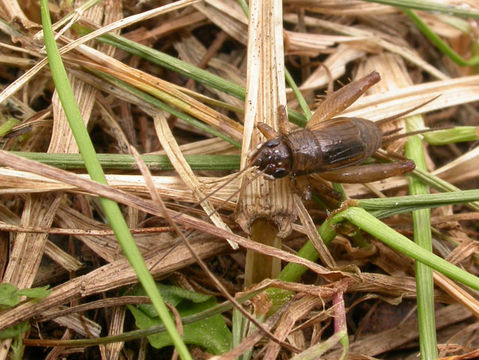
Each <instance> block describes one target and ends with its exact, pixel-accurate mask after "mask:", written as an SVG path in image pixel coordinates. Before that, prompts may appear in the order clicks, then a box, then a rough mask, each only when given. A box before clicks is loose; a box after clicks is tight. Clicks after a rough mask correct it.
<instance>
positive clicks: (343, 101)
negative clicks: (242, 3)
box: [307, 71, 381, 127]
mask: <svg viewBox="0 0 479 360" xmlns="http://www.w3.org/2000/svg"><path fill="white" fill-rule="evenodd" d="M380 79H381V76H380V75H379V73H377V72H376V71H373V72H372V73H370V74H369V75H366V76H365V77H363V78H361V79H358V80H356V81H353V82H351V83H349V84H347V85H345V86H343V87H342V88H341V89H339V90H337V91H335V92H333V93H332V94H331V95H329V96H327V97H326V99H324V101H323V102H321V103H320V104H319V106H318V108H317V109H316V111H315V112H314V114H313V116H312V117H311V119H310V120H309V123H308V125H307V127H310V126H312V125H314V124H316V123H319V122H321V121H324V120H328V119H331V118H333V117H335V116H336V115H338V114H340V113H341V112H343V110H344V109H346V108H348V107H349V105H351V104H352V103H353V102H355V101H356V100H357V99H358V98H359V97H360V96H361V95H362V94H364V93H365V92H366V91H367V90H368V89H369V88H370V87H371V86H373V85H374V84H376V83H377V82H378V81H379V80H380Z"/></svg>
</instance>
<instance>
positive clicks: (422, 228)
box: [406, 116, 438, 359]
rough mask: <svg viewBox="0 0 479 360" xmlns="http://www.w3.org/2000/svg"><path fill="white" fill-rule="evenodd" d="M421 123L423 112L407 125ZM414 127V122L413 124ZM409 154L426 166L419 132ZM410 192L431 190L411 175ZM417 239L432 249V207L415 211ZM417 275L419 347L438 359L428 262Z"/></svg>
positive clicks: (419, 267) (418, 267)
mask: <svg viewBox="0 0 479 360" xmlns="http://www.w3.org/2000/svg"><path fill="white" fill-rule="evenodd" d="M413 122H418V123H422V122H423V121H422V116H410V117H408V118H407V120H406V129H407V131H411V125H412V124H411V123H413ZM413 128H414V126H413ZM406 157H407V158H408V159H411V160H413V161H414V163H415V164H416V168H418V169H421V170H424V171H425V170H426V158H425V155H424V148H423V146H422V141H421V139H420V137H419V136H418V135H415V136H410V137H409V138H408V141H407V143H406ZM409 192H410V193H411V194H412V195H421V194H428V193H429V188H428V186H427V185H426V184H424V183H423V182H421V181H420V180H418V179H417V178H414V177H411V176H410V177H409ZM412 220H413V228H414V242H415V243H416V244H417V245H419V246H420V247H422V248H423V249H425V250H427V251H429V252H431V253H432V235H431V213H430V210H429V209H421V210H416V211H413V212H412ZM414 268H415V278H416V297H417V317H418V330H419V348H420V353H421V356H422V357H423V358H425V359H435V358H437V356H438V353H437V338H436V322H435V310H434V279H433V276H432V270H431V268H430V267H429V266H427V265H424V264H423V263H421V262H419V261H416V262H415V263H414Z"/></svg>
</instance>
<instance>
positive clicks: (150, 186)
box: [131, 148, 295, 356]
mask: <svg viewBox="0 0 479 360" xmlns="http://www.w3.org/2000/svg"><path fill="white" fill-rule="evenodd" d="M131 151H132V153H133V155H134V157H135V160H136V162H137V164H138V168H139V169H140V171H141V173H142V175H143V176H144V177H145V182H146V184H147V187H148V189H149V190H150V194H151V196H152V199H153V201H154V202H155V203H156V204H158V208H159V210H160V212H161V213H162V214H163V217H164V218H165V219H166V220H167V221H168V223H169V224H170V226H171V227H172V228H174V229H175V231H176V233H177V234H178V235H179V236H180V237H181V239H182V240H183V242H184V244H185V245H186V247H187V248H188V250H189V251H190V253H191V255H193V258H194V259H195V260H196V262H197V263H198V265H199V266H200V267H201V269H202V270H203V271H204V272H205V273H206V274H207V276H208V277H209V278H210V279H211V280H212V281H213V283H214V284H215V286H216V287H217V289H218V290H219V291H220V292H221V294H222V295H223V296H224V297H225V298H227V299H228V300H229V301H230V302H231V303H232V304H234V306H235V308H236V309H238V310H239V311H240V312H241V313H242V314H243V316H245V317H247V318H248V319H249V321H251V322H252V323H253V324H254V325H255V326H256V327H257V328H258V329H259V330H260V332H261V335H266V336H268V337H269V338H270V339H271V340H273V341H275V342H278V344H279V345H282V346H285V347H287V348H290V349H292V350H295V349H294V347H291V346H290V345H289V344H286V343H284V342H282V341H278V340H276V338H275V337H274V336H273V334H271V333H270V331H269V330H268V329H266V328H265V327H264V326H263V325H262V324H261V323H260V322H259V321H257V320H256V319H255V318H254V317H253V316H252V315H251V314H249V313H248V312H247V311H246V310H245V309H243V307H242V306H241V304H240V303H238V302H237V301H236V299H235V298H234V297H233V296H232V295H231V294H230V293H229V292H228V290H226V288H225V287H224V285H223V284H221V282H220V281H219V280H218V279H217V278H216V276H215V275H214V274H213V273H212V272H211V271H210V269H208V266H206V264H205V263H204V262H203V260H202V259H201V257H199V256H198V254H197V253H196V252H195V250H194V248H193V247H192V246H191V243H190V241H189V240H188V238H187V237H186V236H185V235H184V234H183V232H182V231H181V229H180V228H179V227H178V225H177V224H176V223H175V221H174V220H173V218H172V217H171V216H170V215H169V213H168V211H167V209H166V206H165V203H164V202H163V200H162V199H161V197H160V196H159V194H158V192H157V191H156V189H155V186H154V183H153V181H152V178H151V173H150V171H149V170H148V168H147V167H146V165H145V164H144V163H143V161H142V160H141V157H140V154H139V153H138V151H136V150H135V149H134V148H131ZM167 152H168V150H167ZM178 316H179V314H178ZM180 324H181V323H180ZM258 340H259V339H258ZM223 356H225V355H223Z"/></svg>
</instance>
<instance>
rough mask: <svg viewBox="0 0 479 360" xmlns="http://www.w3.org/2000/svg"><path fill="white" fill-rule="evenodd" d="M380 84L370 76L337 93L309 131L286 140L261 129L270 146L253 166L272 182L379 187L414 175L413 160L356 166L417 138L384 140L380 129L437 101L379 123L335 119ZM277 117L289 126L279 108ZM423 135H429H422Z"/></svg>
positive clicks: (255, 158)
mask: <svg viewBox="0 0 479 360" xmlns="http://www.w3.org/2000/svg"><path fill="white" fill-rule="evenodd" d="M379 79H380V76H379V74H378V73H377V72H372V73H370V74H369V75H367V76H365V77H363V78H361V79H359V80H356V81H354V82H352V83H350V84H348V85H346V86H344V87H343V88H341V89H340V90H338V91H336V92H335V93H333V94H332V95H331V96H330V97H328V98H326V100H325V101H324V102H323V103H321V105H320V106H319V108H318V109H317V110H316V112H315V113H314V114H313V116H312V117H311V120H310V122H309V123H308V125H307V126H306V128H305V129H301V130H297V131H294V132H291V133H287V134H284V133H283V134H282V133H278V132H276V131H275V130H273V129H272V128H271V127H269V126H268V125H266V124H264V123H260V124H258V129H259V130H260V131H261V132H262V133H263V135H264V136H265V137H266V138H267V141H266V142H265V143H263V144H262V145H261V146H260V147H259V148H258V149H257V151H256V152H255V153H254V155H253V156H252V158H251V161H250V165H251V166H257V167H258V168H259V170H260V171H262V173H264V174H266V175H269V176H270V177H272V178H282V177H285V176H287V175H290V176H292V177H295V176H301V175H308V174H314V173H319V174H320V176H321V177H322V178H324V179H326V180H329V181H333V182H347V183H351V182H370V181H376V180H380V179H385V178H388V177H391V176H395V175H400V174H405V173H408V172H410V171H412V170H414V168H415V165H414V162H412V161H410V160H403V161H399V162H395V163H390V164H387V163H386V164H381V163H377V164H369V165H362V166H358V165H359V164H361V163H362V162H364V161H365V160H366V159H368V158H369V157H371V156H372V155H373V154H374V153H375V152H376V151H377V150H378V149H379V148H380V147H381V145H382V143H383V141H384V142H388V141H391V140H394V139H395V138H399V137H403V136H408V135H411V134H414V133H416V132H413V133H409V134H402V135H396V136H387V135H388V133H386V134H383V133H382V131H381V129H380V127H379V126H378V124H381V123H385V122H389V121H393V120H396V119H398V118H400V117H402V116H405V115H407V114H408V113H411V112H412V111H414V110H416V109H418V108H420V107H421V106H424V105H426V104H428V103H429V102H431V101H433V100H434V99H435V98H433V99H431V100H428V101H427V102H425V103H423V104H420V105H418V106H416V107H414V108H412V109H409V110H407V111H404V112H402V113H400V114H397V115H394V116H392V117H390V118H387V119H383V120H380V121H378V122H377V123H374V122H372V121H370V120H366V119H362V118H347V117H336V118H331V117H333V116H335V115H336V114H338V113H339V112H341V111H342V110H344V109H345V108H346V107H348V106H349V105H350V104H351V103H352V102H354V101H355V100H356V99H357V98H358V97H359V96H361V95H362V94H363V93H364V92H365V91H366V90H367V89H368V88H369V87H371V86H372V85H374V84H375V83H377V82H378V81H379ZM279 113H280V115H281V114H283V116H279V119H280V120H283V121H287V116H286V110H285V108H284V107H280V109H279ZM283 127H284V128H286V126H283ZM425 131H429V130H424V131H423V130H421V131H420V132H425ZM394 132H395V131H393V133H394ZM389 135H391V132H390V133H389Z"/></svg>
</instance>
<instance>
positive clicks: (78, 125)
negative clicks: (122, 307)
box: [41, 0, 191, 359]
mask: <svg viewBox="0 0 479 360" xmlns="http://www.w3.org/2000/svg"><path fill="white" fill-rule="evenodd" d="M41 15H42V25H43V36H44V40H45V45H46V49H47V55H48V61H49V64H50V70H51V73H52V78H53V81H54V83H55V87H56V90H57V92H58V96H59V98H60V101H61V103H62V106H63V109H64V111H65V114H66V116H67V119H68V122H69V124H70V128H71V130H72V133H73V135H74V138H75V141H76V142H77V144H78V148H79V149H80V153H81V155H82V158H83V160H84V161H85V166H86V168H87V170H88V173H89V174H90V177H91V178H92V179H93V180H95V181H97V182H99V183H102V184H107V181H106V178H105V174H104V173H103V170H102V168H101V165H100V163H99V161H98V158H97V156H96V153H95V149H94V148H93V144H92V142H91V139H90V137H89V135H88V131H87V129H86V127H85V125H84V123H83V121H82V116H81V113H80V109H79V108H78V105H77V104H76V100H75V96H74V94H73V90H72V88H71V86H70V83H69V81H68V76H67V73H66V71H65V67H64V66H63V62H62V59H61V57H60V54H59V53H58V48H57V45H56V43H55V39H54V36H53V31H52V29H51V27H52V24H51V20H50V14H49V10H48V1H47V0H42V1H41ZM100 203H101V205H102V207H103V210H104V212H105V215H106V217H107V219H108V222H109V223H110V225H111V227H112V229H113V232H114V233H115V236H116V237H117V239H118V242H119V244H120V246H121V248H122V250H123V252H124V254H125V256H126V258H127V259H128V261H129V262H130V264H131V266H132V268H133V269H134V270H135V273H136V274H137V276H138V279H139V280H140V282H141V284H142V285H143V287H144V288H145V291H146V292H147V294H148V296H149V297H150V298H151V301H152V303H153V306H154V308H155V309H156V311H157V312H158V315H159V316H160V318H161V319H162V321H163V323H164V324H165V327H166V329H167V331H168V333H169V335H170V336H171V338H172V340H173V343H174V344H175V347H176V349H177V350H178V353H179V355H180V357H181V358H182V359H191V356H190V354H189V352H188V349H187V348H186V346H185V344H184V343H183V341H182V339H181V337H180V335H179V333H178V331H177V329H176V326H175V324H174V322H173V320H172V318H171V316H170V314H169V312H168V308H167V307H166V305H165V303H164V302H163V300H162V297H161V295H160V292H159V291H158V288H157V287H156V284H155V281H154V280H153V277H152V276H151V274H150V273H149V271H148V268H147V267H146V265H145V262H144V261H143V258H142V256H141V253H140V251H139V250H138V247H137V246H136V244H135V241H134V239H133V236H132V235H131V233H130V231H129V229H128V226H127V224H126V222H125V219H124V218H123V214H122V213H121V210H120V207H119V206H118V204H117V203H116V202H114V201H112V200H109V199H106V198H100Z"/></svg>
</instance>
